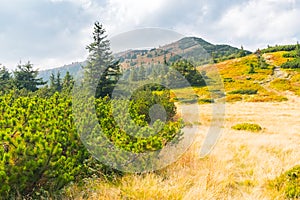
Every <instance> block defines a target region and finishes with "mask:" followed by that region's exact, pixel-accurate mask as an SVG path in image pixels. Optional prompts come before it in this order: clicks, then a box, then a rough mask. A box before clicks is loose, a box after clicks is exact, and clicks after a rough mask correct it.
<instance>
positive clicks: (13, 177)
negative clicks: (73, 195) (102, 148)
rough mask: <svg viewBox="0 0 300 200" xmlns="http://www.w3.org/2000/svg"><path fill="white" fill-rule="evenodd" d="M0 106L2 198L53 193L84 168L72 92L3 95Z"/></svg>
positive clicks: (78, 174) (82, 147)
mask: <svg viewBox="0 0 300 200" xmlns="http://www.w3.org/2000/svg"><path fill="white" fill-rule="evenodd" d="M0 110H1V116H0V141H1V148H0V158H1V160H0V180H1V186H0V195H1V197H2V198H5V199H6V198H13V199H14V198H16V197H17V196H18V195H21V196H26V195H30V196H35V195H38V192H41V191H45V192H48V193H52V194H55V193H56V191H58V190H60V189H61V188H63V187H64V186H65V185H66V184H67V183H69V182H70V181H75V180H77V179H78V178H79V176H80V174H81V173H84V161H85V159H87V158H88V153H87V151H86V150H85V148H84V146H83V145H82V144H81V141H80V138H79V136H78V135H77V133H76V129H75V127H74V122H73V119H72V110H71V101H70V99H69V98H67V97H64V96H61V95H59V94H57V93H56V94H55V95H53V96H52V97H51V98H49V99H43V98H39V97H37V96H36V97H31V98H30V97H16V96H14V95H13V94H8V95H5V96H2V97H0ZM36 198H37V197H36Z"/></svg>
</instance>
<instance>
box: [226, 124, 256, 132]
mask: <svg viewBox="0 0 300 200" xmlns="http://www.w3.org/2000/svg"><path fill="white" fill-rule="evenodd" d="M231 128H232V129H234V130H238V131H240V130H243V131H251V132H258V131H261V130H262V128H261V126H260V125H258V124H250V123H242V124H237V125H235V126H232V127H231Z"/></svg>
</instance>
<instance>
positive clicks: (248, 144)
mask: <svg viewBox="0 0 300 200" xmlns="http://www.w3.org/2000/svg"><path fill="white" fill-rule="evenodd" d="M283 54H284V52H276V53H270V54H265V55H264V56H265V58H266V60H267V62H268V63H269V64H272V65H275V66H278V65H281V64H282V63H284V62H286V60H287V59H285V58H283V57H282V55H283ZM255 62H257V58H256V56H254V55H250V56H247V57H245V58H240V59H234V60H229V61H225V62H222V63H219V64H217V65H216V67H217V68H218V70H219V72H220V74H221V76H222V78H223V79H226V78H231V79H232V80H233V81H227V82H225V90H226V92H227V93H228V92H230V91H233V90H237V89H257V90H258V94H256V95H239V94H232V95H227V96H226V101H227V102H234V103H227V104H226V115H225V124H224V125H223V126H222V127H221V128H222V131H223V134H222V137H221V138H220V140H219V141H218V144H217V145H216V147H215V149H214V150H213V151H212V153H211V154H210V155H208V156H207V157H205V158H200V157H199V151H200V148H201V146H202V142H203V141H204V138H205V135H206V133H207V132H208V129H209V128H210V126H211V125H213V124H212V123H211V122H212V115H211V111H212V104H204V105H199V106H200V111H201V113H200V123H199V122H198V121H199V120H198V119H194V122H193V121H192V122H190V123H191V125H193V124H194V125H197V126H199V127H200V130H201V131H199V133H197V139H196V141H194V143H193V145H192V147H191V148H190V149H189V150H188V151H187V152H186V153H185V154H184V155H183V156H182V157H181V158H180V159H179V160H178V161H177V162H176V163H173V164H172V165H170V166H168V167H167V168H165V169H163V170H161V171H158V172H155V173H148V174H144V175H126V176H124V177H122V178H120V179H119V180H117V181H116V182H115V183H111V182H107V181H105V180H102V179H88V180H87V181H86V184H85V185H84V186H81V187H80V186H78V185H72V186H70V187H68V188H67V190H66V194H67V197H68V198H69V199H85V198H87V199H159V200H161V199H186V200H192V199H195V200H198V199H212V200H216V199H220V200H221V199H237V200H240V199H257V200H260V199H262V200H263V199H274V200H275V199H284V196H283V194H282V193H280V192H278V191H275V190H274V189H273V188H269V187H268V181H269V180H271V179H274V178H275V177H277V176H278V175H280V174H281V173H282V172H284V171H286V170H288V169H290V168H292V167H293V166H295V165H297V164H300V97H297V96H295V95H293V94H291V93H289V92H287V91H281V90H280V88H279V89H278V88H276V86H278V85H276V84H275V87H274V88H273V89H274V90H275V91H273V90H272V89H266V88H263V87H262V86H261V85H260V84H258V83H257V81H261V80H266V79H268V78H269V77H270V75H271V74H272V70H271V68H269V69H267V70H261V69H256V71H257V73H256V74H250V75H249V74H248V73H247V72H248V70H249V64H250V63H255ZM207 69H209V67H207ZM207 74H208V75H209V70H208V71H207ZM289 74H291V77H290V86H291V88H292V89H291V90H292V91H294V92H295V93H297V92H299V94H300V89H299V88H300V87H299V86H300V75H299V73H298V72H295V71H293V72H289ZM255 81H256V82H255ZM275 83H276V82H275ZM273 86H274V84H273ZM281 86H282V85H281ZM175 92H176V94H177V98H183V99H189V98H190V99H192V98H194V97H195V94H196V95H197V96H198V97H199V98H200V99H201V98H202V99H206V98H210V95H209V91H208V89H207V88H206V87H204V88H195V89H194V92H193V93H195V94H191V92H190V90H187V89H178V90H176V91H175ZM285 96H287V97H288V99H289V101H287V98H286V97H285ZM173 97H175V95H174V94H173ZM241 100H242V101H241ZM236 101H237V102H236ZM274 101H275V102H274ZM282 101H285V102H282ZM257 102H262V103H257ZM276 102H277V103H276ZM189 106H191V108H192V105H183V104H179V107H185V109H188V108H189ZM179 110H180V109H179ZM188 115H189V116H190V117H191V118H192V117H193V116H194V115H195V113H194V110H192V109H191V110H190V111H189V114H188ZM243 122H248V123H254V124H259V125H261V127H263V130H261V131H260V133H259V134H255V133H251V132H248V131H237V130H232V129H231V127H232V126H234V125H235V124H238V123H243Z"/></svg>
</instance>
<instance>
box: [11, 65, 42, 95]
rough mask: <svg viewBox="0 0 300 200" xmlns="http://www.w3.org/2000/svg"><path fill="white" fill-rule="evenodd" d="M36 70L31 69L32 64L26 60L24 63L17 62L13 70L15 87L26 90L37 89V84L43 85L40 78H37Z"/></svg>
mask: <svg viewBox="0 0 300 200" xmlns="http://www.w3.org/2000/svg"><path fill="white" fill-rule="evenodd" d="M38 73H39V72H38V70H34V69H33V65H32V64H31V63H30V62H28V63H26V64H24V65H21V64H19V65H18V66H17V70H16V71H14V84H15V86H16V87H17V89H20V90H21V89H26V90H28V91H32V92H34V91H36V90H38V86H42V85H45V84H46V83H47V82H44V81H43V79H42V78H37V76H38Z"/></svg>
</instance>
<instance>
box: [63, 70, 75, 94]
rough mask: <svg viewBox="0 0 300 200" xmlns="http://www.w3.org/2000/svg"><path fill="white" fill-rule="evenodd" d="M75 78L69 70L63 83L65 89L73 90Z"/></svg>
mask: <svg viewBox="0 0 300 200" xmlns="http://www.w3.org/2000/svg"><path fill="white" fill-rule="evenodd" d="M74 82H75V81H74V78H73V76H72V75H71V74H70V72H69V71H67V73H66V75H65V77H64V79H63V83H62V86H63V90H65V91H71V90H72V88H73V86H74Z"/></svg>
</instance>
